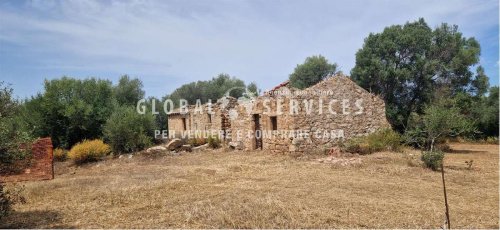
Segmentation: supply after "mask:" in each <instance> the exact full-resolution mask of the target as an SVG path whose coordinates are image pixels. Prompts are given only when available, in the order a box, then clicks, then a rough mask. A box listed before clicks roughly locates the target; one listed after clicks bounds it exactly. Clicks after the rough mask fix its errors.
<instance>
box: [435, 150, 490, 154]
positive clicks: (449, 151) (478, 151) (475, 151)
mask: <svg viewBox="0 0 500 230" xmlns="http://www.w3.org/2000/svg"><path fill="white" fill-rule="evenodd" d="M445 152H446V153H459V154H472V153H487V152H488V151H482V150H469V149H450V150H447V151H445Z"/></svg>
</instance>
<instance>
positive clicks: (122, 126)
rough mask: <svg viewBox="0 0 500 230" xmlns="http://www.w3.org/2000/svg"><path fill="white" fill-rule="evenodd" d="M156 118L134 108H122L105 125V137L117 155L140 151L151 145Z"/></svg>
mask: <svg viewBox="0 0 500 230" xmlns="http://www.w3.org/2000/svg"><path fill="white" fill-rule="evenodd" d="M154 127H155V124H154V117H153V116H152V114H151V113H150V112H148V113H146V114H139V113H138V112H137V111H136V110H135V108H134V107H131V106H130V107H127V106H120V107H118V108H117V109H116V110H115V111H114V112H113V114H112V115H111V116H110V117H109V119H108V120H107V122H106V124H105V125H104V137H105V140H106V141H107V142H108V143H109V144H110V146H111V148H112V149H113V152H114V153H115V154H120V153H128V152H134V151H140V150H143V149H144V148H146V147H148V146H150V145H151V143H152V140H153V135H154Z"/></svg>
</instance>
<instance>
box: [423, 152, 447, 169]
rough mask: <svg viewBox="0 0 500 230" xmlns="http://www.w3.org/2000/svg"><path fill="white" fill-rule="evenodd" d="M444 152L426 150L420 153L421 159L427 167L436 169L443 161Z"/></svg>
mask: <svg viewBox="0 0 500 230" xmlns="http://www.w3.org/2000/svg"><path fill="white" fill-rule="evenodd" d="M443 158H444V153H443V152H441V151H432V152H431V151H426V152H423V153H422V158H421V159H422V161H423V162H424V165H425V166H426V167H427V168H430V169H432V170H434V171H435V170H438V169H439V168H441V164H442V163H443Z"/></svg>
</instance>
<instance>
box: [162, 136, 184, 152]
mask: <svg viewBox="0 0 500 230" xmlns="http://www.w3.org/2000/svg"><path fill="white" fill-rule="evenodd" d="M181 146H182V140H181V139H179V138H175V139H172V140H171V141H169V142H168V143H167V145H166V146H165V147H167V149H168V150H175V149H177V148H179V147H181Z"/></svg>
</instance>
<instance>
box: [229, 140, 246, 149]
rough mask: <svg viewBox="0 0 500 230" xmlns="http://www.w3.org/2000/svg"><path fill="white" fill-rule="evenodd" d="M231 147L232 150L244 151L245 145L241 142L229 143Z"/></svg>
mask: <svg viewBox="0 0 500 230" xmlns="http://www.w3.org/2000/svg"><path fill="white" fill-rule="evenodd" d="M229 147H230V148H232V149H239V150H242V149H243V143H241V141H230V142H229Z"/></svg>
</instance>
